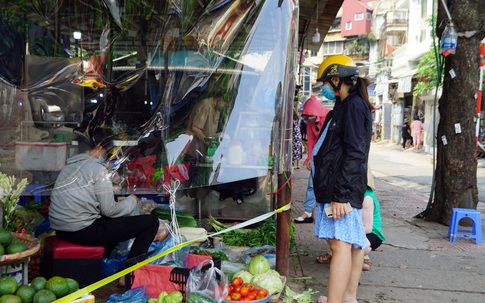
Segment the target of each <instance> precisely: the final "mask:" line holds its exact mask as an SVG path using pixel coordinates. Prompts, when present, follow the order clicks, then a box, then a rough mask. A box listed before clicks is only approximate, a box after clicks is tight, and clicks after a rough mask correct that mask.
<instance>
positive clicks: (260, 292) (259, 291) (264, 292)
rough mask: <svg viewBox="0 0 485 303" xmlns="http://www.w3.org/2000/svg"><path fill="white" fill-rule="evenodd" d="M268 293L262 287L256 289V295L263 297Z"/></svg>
mask: <svg viewBox="0 0 485 303" xmlns="http://www.w3.org/2000/svg"><path fill="white" fill-rule="evenodd" d="M267 295H268V291H267V290H266V289H264V288H260V289H259V290H258V297H261V298H264V297H266V296H267Z"/></svg>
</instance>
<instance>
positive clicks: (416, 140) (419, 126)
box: [411, 116, 423, 150]
mask: <svg viewBox="0 0 485 303" xmlns="http://www.w3.org/2000/svg"><path fill="white" fill-rule="evenodd" d="M411 130H412V133H413V145H414V149H415V150H418V149H419V146H420V145H421V133H422V132H423V122H421V120H420V119H419V116H418V118H417V119H414V121H413V123H411Z"/></svg>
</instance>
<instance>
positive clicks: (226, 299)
mask: <svg viewBox="0 0 485 303" xmlns="http://www.w3.org/2000/svg"><path fill="white" fill-rule="evenodd" d="M231 300H232V299H231V296H230V295H227V296H226V298H225V299H224V301H231Z"/></svg>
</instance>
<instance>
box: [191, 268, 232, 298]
mask: <svg viewBox="0 0 485 303" xmlns="http://www.w3.org/2000/svg"><path fill="white" fill-rule="evenodd" d="M226 296H227V277H226V275H224V273H223V272H222V271H221V270H220V269H218V268H217V267H215V266H214V262H213V261H212V259H208V260H204V261H202V262H200V263H199V265H198V266H197V267H196V268H194V269H192V270H191V271H190V274H189V278H188V279H187V299H186V301H187V303H207V301H212V302H218V303H221V302H222V301H223V300H224V299H225V298H226ZM207 298H208V299H209V300H206V299H207Z"/></svg>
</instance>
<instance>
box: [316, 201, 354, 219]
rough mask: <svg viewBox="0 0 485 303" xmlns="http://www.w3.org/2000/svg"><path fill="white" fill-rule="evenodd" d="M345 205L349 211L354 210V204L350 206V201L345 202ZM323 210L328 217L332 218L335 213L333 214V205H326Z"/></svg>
mask: <svg viewBox="0 0 485 303" xmlns="http://www.w3.org/2000/svg"><path fill="white" fill-rule="evenodd" d="M345 207H347V213H350V212H351V211H352V206H350V203H349V202H347V203H346V204H345ZM323 211H324V212H325V215H326V216H327V218H332V217H333V214H332V206H329V207H325V208H324V209H323Z"/></svg>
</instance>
